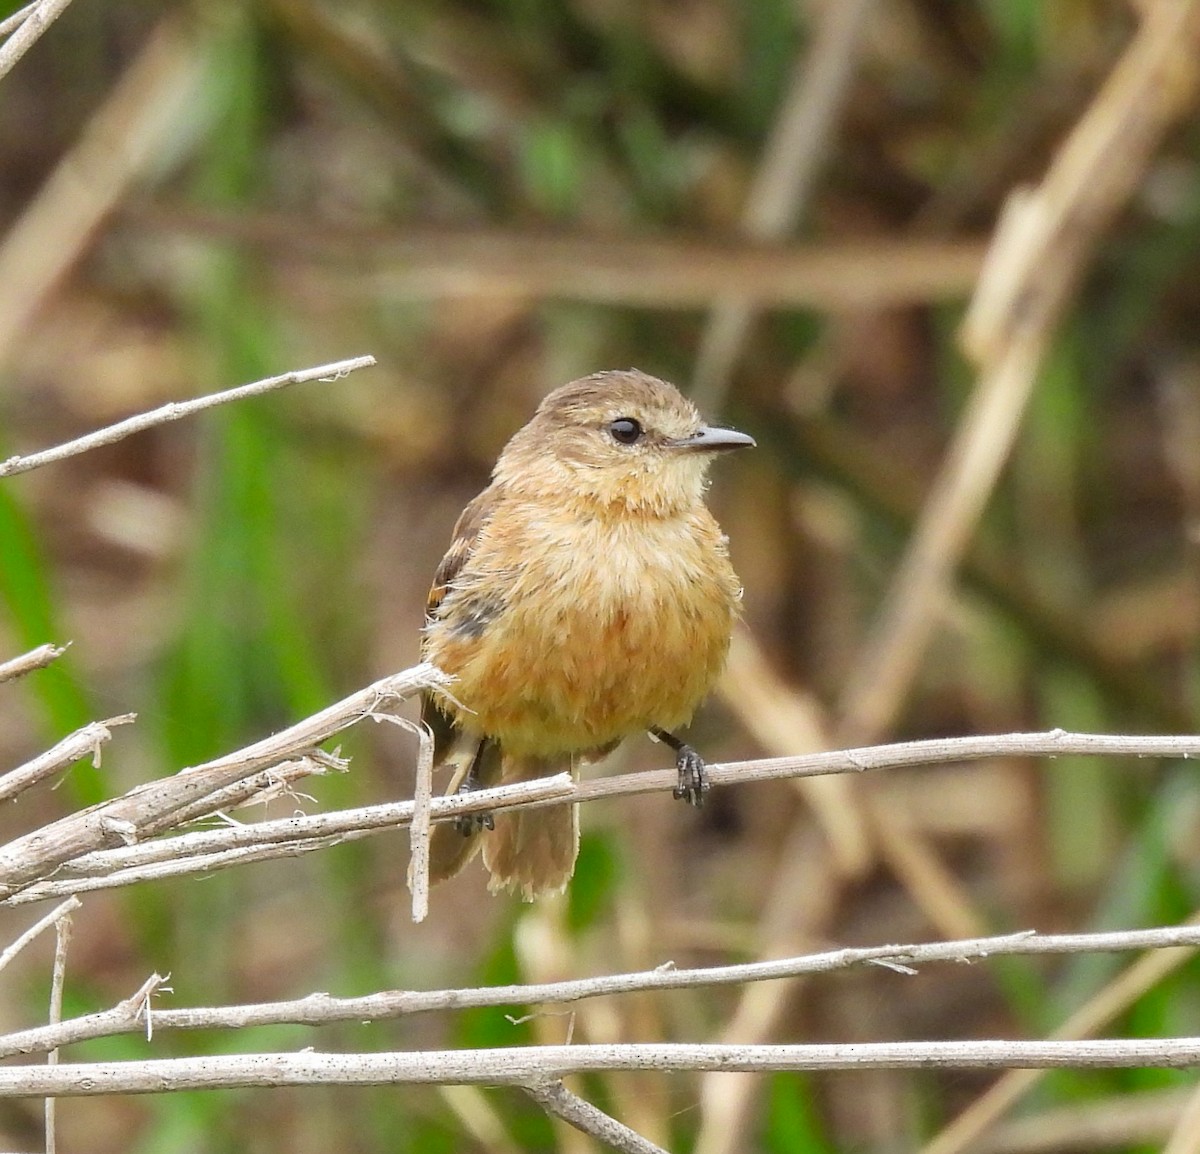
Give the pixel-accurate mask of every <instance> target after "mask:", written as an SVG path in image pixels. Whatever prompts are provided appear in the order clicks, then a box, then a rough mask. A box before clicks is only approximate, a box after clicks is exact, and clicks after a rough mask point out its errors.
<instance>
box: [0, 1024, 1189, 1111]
mask: <svg viewBox="0 0 1200 1154" xmlns="http://www.w3.org/2000/svg"><path fill="white" fill-rule="evenodd" d="M1197 1065H1200V1038H1191V1037H1187V1038H1098V1039H1095V1040H1092V1041H1087V1042H1025V1041H970V1042H847V1043H832V1044H829V1043H826V1044H821V1045H775V1046H731V1045H704V1044H688V1043H681V1042H675V1043H671V1042H658V1043H645V1044H638V1043H625V1044H613V1045H599V1044H591V1045H572V1046H505V1047H499V1048H495V1049H478V1050H424V1051H422V1050H404V1051H400V1052H390V1053H370V1054H324V1053H316V1052H313V1051H309V1050H305V1051H304V1052H302V1053H298V1054H269V1053H268V1054H213V1055H208V1056H206V1057H203V1058H158V1059H148V1060H145V1061H126V1062H75V1063H68V1064H64V1065H61V1066H57V1067H55V1068H47V1067H46V1066H3V1067H0V1098H42V1097H45V1096H47V1095H56V1096H59V1097H76V1096H79V1097H94V1096H96V1095H104V1094H156V1093H166V1092H173V1091H178V1090H223V1089H233V1088H240V1087H270V1086H318V1085H326V1086H327V1085H339V1086H380V1085H399V1084H410V1085H440V1084H445V1083H458V1084H465V1085H478V1086H521V1087H524V1086H527V1085H530V1084H533V1083H535V1082H539V1081H543V1080H546V1079H552V1078H562V1077H566V1076H567V1075H569V1074H586V1073H592V1072H596V1071H602V1070H674V1071H685V1070H692V1071H700V1070H727V1071H740V1072H745V1073H764V1072H769V1071H795V1070H911V1069H928V1068H941V1069H981V1070H983V1069H992V1070H1003V1069H1013V1068H1021V1069H1139V1068H1141V1069H1146V1068H1152V1069H1184V1068H1187V1067H1191V1066H1197Z"/></svg>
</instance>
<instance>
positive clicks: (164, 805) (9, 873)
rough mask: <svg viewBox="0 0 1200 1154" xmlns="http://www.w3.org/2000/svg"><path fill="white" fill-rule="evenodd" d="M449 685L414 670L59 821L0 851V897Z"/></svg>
mask: <svg viewBox="0 0 1200 1154" xmlns="http://www.w3.org/2000/svg"><path fill="white" fill-rule="evenodd" d="M447 680H448V679H447V678H446V676H445V674H443V673H441V672H440V671H439V670H437V669H434V668H433V666H431V665H428V664H422V665H415V666H413V667H412V668H411V669H406V670H404V671H403V672H401V673H397V674H393V675H392V676H390V677H384V678H381V679H380V680H379V681H376V682H373V683H372V684H371V685H368V686H367V687H366V688H364V689H360V690H358V691H357V692H356V693H352V694H351V695H350V696H349V697H346V698H343V699H342V700H341V701H337V702H335V703H334V704H333V705H330V706H327V707H326V708H325V709H323V710H321V711H320V712H318V713H315V714H313V715H312V716H311V717H306V718H304V719H303V720H302V721H299V722H297V723H296V724H295V725H291V726H289V727H288V728H287V729H285V730H283V731H282V732H280V733H277V734H274V735H273V736H271V737H267V738H264V739H263V740H262V741H257V742H255V743H254V744H252V745H248V746H246V747H245V748H244V749H240V750H237V751H236V752H234V753H231V754H228V755H226V756H224V757H219V758H216V759H215V760H213V761H209V762H205V763H204V764H203V765H198V766H194V767H190V768H188V769H185V770H181V771H180V772H179V773H177V774H175V775H174V776H172V777H168V778H164V779H161V780H158V781H152V782H148V783H146V784H145V785H140V786H138V787H136V788H135V789H132V790H130V791H129V792H128V793H126V794H124V795H123V796H122V797H119V798H116V799H115V800H113V801H110V802H105V803H104V804H103V805H99V806H95V807H93V808H91V809H88V810H84V811H83V812H81V813H75V814H71V815H70V816H69V817H65V818H60V819H59V820H58V821H56V822H52V823H51V824H50V825H47V826H43V827H42V828H41V829H39V830H36V831H34V832H33V833H29V834H26V835H25V836H24V837H20V838H17V839H16V840H15V841H11V842H9V843H8V844H7V845H4V846H0V891H2V892H6V893H9V894H11V893H14V892H16V891H17V890H18V889H20V888H22V887H23V886H25V885H27V884H28V883H30V882H33V881H35V880H37V879H38V878H40V877H44V876H45V875H47V874H49V873H50V872H52V871H53V870H55V869H57V868H58V867H59V866H60V865H62V864H63V862H66V861H69V860H70V859H71V858H73V857H78V856H79V855H80V854H84V853H88V852H89V851H91V850H95V849H103V848H106V847H110V846H114V845H121V844H125V845H129V844H131V843H133V842H135V841H137V840H138V839H139V838H140V837H141V836H142V834H143V831H144V830H145V829H146V828H147V827H149V826H150V825H151V824H154V825H155V826H156V827H157V823H159V822H160V821H161V819H162V818H163V817H164V816H166V815H168V814H173V813H178V812H179V811H181V810H188V809H189V808H190V807H194V806H195V804H196V803H197V802H200V801H202V800H203V799H205V798H207V797H208V796H209V795H211V794H213V793H214V792H215V791H217V790H222V789H224V788H225V787H226V786H228V785H230V784H232V783H233V782H236V781H240V780H242V779H243V778H245V777H249V776H250V775H251V774H254V773H257V772H258V771H259V770H260V769H264V768H266V767H268V766H271V765H277V764H278V763H279V762H281V761H286V760H289V759H291V758H293V757H295V756H296V755H297V754H304V753H308V752H310V751H311V750H313V749H314V748H315V747H316V746H317V745H319V744H320V743H321V742H322V741H325V740H326V739H327V738H329V737H331V736H333V734H335V733H338V732H340V731H341V730H343V729H346V728H348V727H349V726H351V725H354V724H356V723H357V722H359V721H362V720H363V719H364V718H366V717H372V716H377V715H378V714H380V713H382V712H383V711H385V710H387V709H390V708H391V707H392V706H393V705H394V704H396V703H397V702H400V701H403V700H404V699H405V698H406V697H409V696H411V695H412V694H413V693H417V692H420V691H421V690H423V689H430V688H440V687H443V686H444V685H445V684H446V682H447Z"/></svg>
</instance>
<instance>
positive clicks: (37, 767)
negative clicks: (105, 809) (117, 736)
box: [0, 713, 137, 801]
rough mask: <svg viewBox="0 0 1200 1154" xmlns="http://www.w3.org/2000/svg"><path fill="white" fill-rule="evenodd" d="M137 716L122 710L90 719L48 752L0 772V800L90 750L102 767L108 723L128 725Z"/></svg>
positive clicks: (93, 761)
mask: <svg viewBox="0 0 1200 1154" xmlns="http://www.w3.org/2000/svg"><path fill="white" fill-rule="evenodd" d="M136 719H137V714H136V713H123V714H121V716H120V717H110V718H108V719H107V720H106V721H92V722H89V723H88V724H87V725H85V726H84V727H83V728H82V729H77V730H76V731H75V732H74V733H72V734H71V735H70V736H68V737H64V738H63V739H62V741H60V742H58V744H57V745H53V746H51V747H50V748H49V749H48V750H46V752H45V753H43V754H40V755H39V756H37V757H35V758H33V759H32V760H31V761H27V762H26V763H25V764H24V765H18V766H17V768H16V769H10V770H9V771H8V772H7V773H5V774H2V775H0V801H8V800H9V799H10V798H13V797H16V796H17V794H19V793H21V792H22V791H23V790H26V789H29V787H30V786H32V785H36V784H37V783H38V782H39V781H42V780H43V779H45V778H47V777H49V776H50V775H51V774H52V773H57V772H58V771H59V770H60V769H63V768H64V767H66V766H68V765H70V764H71V763H72V762H75V761H78V760H79V759H80V758H81V757H86V756H87V755H88V754H91V756H92V766H93V767H94V768H96V769H99V767H100V747H101V746H102V745H103V744H104V743H105V742H106V741H111V740H112V731H111V730H110V728H109V727H110V726H113V725H128V724H129V723H130V722H132V721H135V720H136Z"/></svg>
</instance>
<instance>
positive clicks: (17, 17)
mask: <svg viewBox="0 0 1200 1154" xmlns="http://www.w3.org/2000/svg"><path fill="white" fill-rule="evenodd" d="M39 3H40V0H33V3H32V4H26V5H25V7H24V8H18V9H17V10H16V11H15V12H14V13H13V14H12V15H11V16H6V17H5V18H4V19H3V20H0V36H7V35H8V34H9V33H10V32H12V31H13V29H14V28H17V27H19V26H20V25H22V24H24V23H25V18H26V17H27V16H29V15H31V14H32V13H33V10H34V9H35V8H36V7H37V6H38V4H39Z"/></svg>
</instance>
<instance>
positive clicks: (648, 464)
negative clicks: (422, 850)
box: [421, 369, 755, 901]
mask: <svg viewBox="0 0 1200 1154" xmlns="http://www.w3.org/2000/svg"><path fill="white" fill-rule="evenodd" d="M754 443H755V442H754V439H753V438H752V437H750V436H748V435H747V434H745V433H742V432H738V431H737V430H736V429H730V428H724V427H720V426H716V425H710V424H707V423H706V422H705V421H704V420H703V419H702V418H701V416H700V413H699V412H698V410H697V409H696V407H695V406H694V405H693V404H692V403H691V402H690V401H689V400H687V399H686V398H685V397H684V396H683V395H682V394H681V393H680V392H679V391H678V389H676V388H675V387H674V386H673V385H671V384H668V383H667V382H666V381H662V380H659V379H657V378H655V377H652V376H649V375H647V374H646V373H643V372H641V371H639V370H637V369H626V370H607V371H603V372H597V373H593V374H592V375H590V376H585V377H582V378H580V379H579V380H575V381H572V382H570V383H569V384H566V385H563V386H561V387H560V388H557V389H555V390H554V391H553V392H551V393H549V394H548V395H547V396H546V397H545V399H544V400H543V401H542V402H541V404H540V405H539V406H538V408H537V410H536V412H535V413H534V415H533V417H532V418H531V419H530V420H529V422H528V423H527V424H526V425H525V426H524V427H523V428H521V429H520V430H519V431H518V432H517V433H516V434H514V435H513V437H512V438H511V440H509V442H508V443H507V445H505V447H504V449H503V450H502V451H501V453H500V456H499V458H498V459H497V461H496V465H495V468H494V470H493V472H492V476H491V481H490V483H489V484H488V486H487V487H486V488H485V489H484V490H483V491H482V492H481V493H480V494H479V496H477V497H476V498H475V499H474V500H472V501H471V502H470V503H469V504H468V505H467V506H466V508H465V509H464V510H463V512H462V514H461V516H460V517H459V518H458V521H457V523H456V525H455V527H454V530H453V534H452V541H451V544H450V547H449V549H448V551H447V552H446V554H445V556H444V557H443V559H442V561H441V564H440V565H439V566H438V568H437V571H436V573H435V575H434V579H433V585H432V588H431V590H430V593H429V598H428V603H427V607H426V621H425V627H424V630H423V635H422V656H423V658H424V660H426V661H428V662H431V663H432V664H433V665H435V666H436V667H437V668H439V669H440V670H442V671H443V672H444V673H446V674H449V675H450V678H451V681H450V684H449V687H448V689H446V690H430V691H427V692H426V693H425V694H424V696H423V700H422V709H421V718H422V721H423V723H424V724H425V725H426V726H427V727H428V729H429V731H431V733H432V736H433V745H434V764H435V766H439V765H444V764H446V763H447V762H448V761H449V762H451V763H452V764H455V765H456V766H457V772H456V773H455V774H454V776H453V778H452V780H451V782H450V787H449V792H450V793H464V792H469V791H471V790H475V789H481V788H487V787H491V786H494V785H501V784H508V783H512V782H518V781H525V780H529V779H531V778H535V777H542V776H545V775H548V774H553V773H559V772H562V771H563V770H564V769H569V770H570V771H571V773H572V774H573V775H574V776H575V777H576V778H577V777H578V773H579V770H580V767H581V766H583V765H585V764H588V763H590V762H594V761H597V760H599V759H600V758H602V757H604V756H605V755H607V754H608V753H610V752H611V751H612V750H613V749H615V748H616V746H617V745H619V744H620V743H621V742H622V741H623V740H624V739H626V738H628V737H631V736H634V735H637V734H643V733H644V734H649V735H651V736H652V737H653V738H655V739H657V740H659V741H661V742H663V743H665V744H666V745H667V746H668V747H669V748H671V749H672V751H673V752H674V754H675V759H676V765H677V769H678V774H679V779H678V786H677V787H676V789H675V796H676V797H677V798H680V799H682V800H684V801H687V802H689V803H691V804H693V805H700V804H701V803H702V802H703V800H704V794H705V792H706V791H707V789H708V784H709V783H708V781H707V778H706V775H705V772H704V762H703V759H702V758H701V757H700V756H699V755H698V754H697V753H696V752H695V751H694V750H693V749H692V748H691V747H690V746H689V745H687V744H686V743H685V742H684V741H682V740H681V739H680V738H679V737H678V736H677V735H676V733H675V730H677V729H678V728H679V727H681V726H682V725H684V724H686V723H687V722H688V721H690V719H691V717H692V714H693V712H694V711H695V709H696V708H697V706H698V705H699V704H700V702H701V701H702V700H703V698H704V697H705V696H706V694H707V693H708V690H709V689H710V688H711V686H712V684H713V682H714V681H715V679H716V678H717V676H718V674H719V673H720V671H721V668H722V666H723V664H724V662H725V658H726V655H727V653H728V650H729V644H730V637H731V634H732V630H733V626H734V623H735V620H736V619H737V617H738V615H739V612H740V604H741V599H742V587H741V583H740V582H739V580H738V578H737V575H736V574H735V572H734V570H733V566H732V564H731V563H730V559H729V550H728V540H727V538H726V537H725V536H724V534H723V533H722V532H721V529H720V527H719V526H718V524H717V522H716V520H715V518H714V517H713V515H712V513H711V512H710V511H709V509H708V507H707V505H706V504H705V502H704V493H705V491H706V489H707V485H708V481H707V475H708V470H709V466H710V465H711V463H712V461H713V459H714V458H715V457H716V456H717V455H718V454H721V453H723V452H726V451H728V450H732V449H738V448H743V447H750V446H753V445H754ZM577 811H578V806H577V805H574V804H566V805H560V806H551V807H546V808H536V809H525V810H507V811H500V812H497V813H496V814H494V815H491V814H489V815H484V816H482V817H481V816H478V815H473V816H470V817H460V818H459V819H458V820H457V822H454V823H451V822H444V823H438V824H437V825H436V826H435V827H434V830H433V833H432V837H431V842H430V880H431V881H433V882H439V881H444V880H446V879H447V878H449V877H453V876H454V875H455V874H457V873H458V872H459V871H460V870H461V869H462V868H463V867H464V866H465V865H466V864H467V863H468V862H469V861H470V860H471V859H472V858H473V857H474V855H475V854H476V852H477V851H479V850H482V854H483V862H484V865H485V866H486V867H487V870H488V872H489V874H490V878H489V882H488V885H489V889H490V890H491V891H492V892H493V893H495V892H499V891H505V890H507V891H511V892H515V893H518V894H520V896H521V897H522V898H524V899H525V900H527V901H532V900H533V899H535V898H538V897H541V896H543V895H546V894H553V893H558V892H561V891H562V890H564V889H565V888H566V886H567V884H568V882H569V881H570V879H571V876H572V874H573V872H574V868H575V859H576V856H577V853H578V848H579V817H578V812H577Z"/></svg>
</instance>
